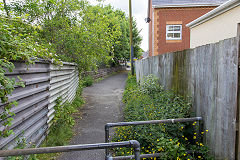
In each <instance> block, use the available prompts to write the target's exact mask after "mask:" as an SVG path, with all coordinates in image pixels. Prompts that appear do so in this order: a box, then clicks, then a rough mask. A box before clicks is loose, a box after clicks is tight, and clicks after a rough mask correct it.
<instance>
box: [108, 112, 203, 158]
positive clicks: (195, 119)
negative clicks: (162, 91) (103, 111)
mask: <svg viewBox="0 0 240 160" xmlns="http://www.w3.org/2000/svg"><path fill="white" fill-rule="evenodd" d="M194 121H198V122H199V121H202V117H192V118H179V119H165V120H151V121H136V122H118V123H107V124H106V125H105V142H106V143H109V142H110V137H109V131H110V128H112V127H120V126H136V125H145V124H160V123H164V124H165V123H183V122H194ZM137 152H138V151H137ZM135 156H136V155H135ZM146 156H150V154H149V155H146ZM110 157H111V155H110V153H109V149H106V160H109V158H110ZM125 157H127V156H125ZM144 157H145V156H144ZM113 159H115V158H114V157H113Z"/></svg>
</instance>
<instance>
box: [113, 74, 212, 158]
mask: <svg viewBox="0 0 240 160" xmlns="http://www.w3.org/2000/svg"><path fill="white" fill-rule="evenodd" d="M123 102H124V103H125V105H126V106H125V108H124V118H125V121H146V120H160V119H172V118H187V117H190V109H191V101H189V100H188V99H186V98H184V97H182V96H179V95H177V94H175V93H174V92H173V91H167V90H164V88H163V87H162V86H160V85H159V81H158V79H157V78H156V77H154V76H148V77H146V78H145V79H144V80H143V81H142V82H141V83H140V84H138V83H137V82H136V78H135V76H129V78H128V80H127V84H126V89H125V91H124V96H123ZM194 126H196V123H193V124H192V123H191V124H187V123H176V124H155V125H143V126H130V127H120V128H117V129H116V130H115V135H114V137H113V141H127V140H131V139H134V140H138V141H139V142H140V143H141V147H142V153H147V154H149V153H157V152H158V153H161V158H160V159H211V157H209V156H208V154H207V153H208V149H207V147H206V146H204V145H203V144H202V143H201V142H200V141H199V138H197V137H201V136H200V135H197V133H194ZM203 134H204V133H203ZM197 139H198V140H197ZM189 151H191V152H189ZM115 153H116V155H129V154H131V151H130V150H129V149H124V148H119V149H117V150H115ZM203 157H204V158H203Z"/></svg>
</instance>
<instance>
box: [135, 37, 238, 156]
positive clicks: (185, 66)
mask: <svg viewBox="0 0 240 160" xmlns="http://www.w3.org/2000/svg"><path fill="white" fill-rule="evenodd" d="M238 54H239V38H230V39H226V40H223V41H220V42H218V43H215V44H209V45H205V46H200V47H197V48H195V49H193V50H185V51H179V52H174V53H167V54H164V55H158V56H154V57H150V58H147V59H144V60H140V61H138V62H137V63H136V70H137V71H136V72H137V73H138V76H137V79H138V81H141V79H142V78H143V77H144V76H147V75H149V74H154V75H156V76H157V77H159V79H160V83H161V84H162V85H163V86H164V87H165V88H166V89H174V90H176V91H177V92H178V93H179V94H181V95H183V96H188V95H190V96H192V100H193V109H194V111H195V112H196V114H197V116H202V117H203V120H204V129H205V130H206V129H207V130H209V132H208V133H207V134H206V137H205V142H206V143H207V144H208V146H209V147H210V148H211V149H212V154H213V155H214V156H215V158H216V159H234V158H235V143H236V112H237V111H236V110H237V107H236V106H237V90H238ZM239 148H240V147H239ZM239 151H240V149H239Z"/></svg>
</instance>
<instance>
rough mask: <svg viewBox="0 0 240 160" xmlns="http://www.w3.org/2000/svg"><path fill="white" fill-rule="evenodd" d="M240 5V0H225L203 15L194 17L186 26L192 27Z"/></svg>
mask: <svg viewBox="0 0 240 160" xmlns="http://www.w3.org/2000/svg"><path fill="white" fill-rule="evenodd" d="M239 5H240V0H230V1H227V2H225V3H223V4H222V5H220V6H219V7H217V8H215V9H213V10H212V11H210V12H208V13H206V14H204V15H203V16H201V17H199V18H197V19H195V20H194V21H192V22H190V23H188V24H187V25H186V26H187V27H190V28H194V27H196V26H198V25H200V24H202V23H204V22H206V21H208V20H210V19H213V18H214V17H217V16H218V15H220V14H223V13H225V12H227V11H229V10H231V9H233V8H235V7H237V6H239Z"/></svg>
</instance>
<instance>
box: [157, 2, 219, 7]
mask: <svg viewBox="0 0 240 160" xmlns="http://www.w3.org/2000/svg"><path fill="white" fill-rule="evenodd" d="M221 4H222V3H214V4H190V3H189V4H172V5H153V8H178V7H181V8H182V7H216V6H220V5H221Z"/></svg>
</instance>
